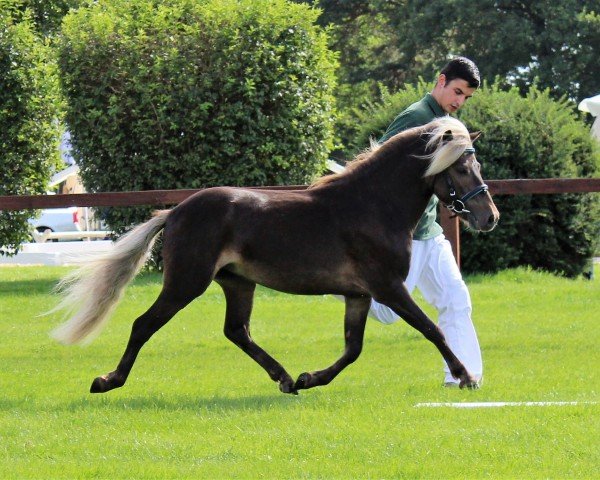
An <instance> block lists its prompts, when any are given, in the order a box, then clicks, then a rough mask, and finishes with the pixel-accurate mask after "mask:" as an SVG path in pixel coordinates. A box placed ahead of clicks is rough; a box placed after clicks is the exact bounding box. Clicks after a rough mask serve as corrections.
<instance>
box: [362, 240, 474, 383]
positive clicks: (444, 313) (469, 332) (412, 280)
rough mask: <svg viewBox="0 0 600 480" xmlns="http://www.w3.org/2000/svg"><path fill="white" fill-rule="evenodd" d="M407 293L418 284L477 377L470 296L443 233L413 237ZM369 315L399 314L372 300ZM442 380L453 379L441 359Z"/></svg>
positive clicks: (390, 318)
mask: <svg viewBox="0 0 600 480" xmlns="http://www.w3.org/2000/svg"><path fill="white" fill-rule="evenodd" d="M405 285H406V288H407V289H408V291H409V292H410V293H412V292H413V290H414V289H415V287H417V288H418V289H419V290H420V291H421V293H422V294H423V297H424V298H425V300H426V301H427V302H428V303H430V304H431V305H433V306H434V307H435V308H436V309H437V311H438V314H439V317H438V325H439V327H440V328H441V329H442V331H443V332H444V335H445V337H446V341H447V343H448V345H449V346H450V349H451V350H452V351H453V352H454V354H455V355H456V356H457V357H458V359H459V360H460V361H461V362H462V363H463V365H464V366H465V367H466V368H467V370H468V371H469V372H470V373H471V374H472V375H473V376H474V377H475V378H477V379H480V378H481V377H482V374H483V365H482V362H481V351H480V349H479V342H478V341H477V334H476V333H475V328H474V327H473V322H472V321H471V297H470V296H469V290H468V289H467V286H466V285H465V282H464V281H463V279H462V276H461V274H460V270H459V269H458V266H457V265H456V260H455V259H454V255H453V254H452V247H451V246H450V242H448V240H446V238H445V237H444V235H438V236H437V237H435V238H432V239H430V240H413V242H412V256H411V260H410V268H409V271H408V277H407V279H406V282H405ZM369 316H371V317H373V318H375V319H376V320H379V321H380V322H381V323H394V322H397V321H398V320H399V318H400V317H398V315H396V314H395V313H394V312H393V311H392V310H391V309H390V308H388V307H386V306H385V305H382V304H380V303H377V302H376V301H374V300H373V301H372V302H371V309H370V310H369ZM444 371H445V382H454V383H455V382H456V381H457V380H456V379H454V378H453V377H452V375H450V370H449V369H448V366H447V365H445V362H444Z"/></svg>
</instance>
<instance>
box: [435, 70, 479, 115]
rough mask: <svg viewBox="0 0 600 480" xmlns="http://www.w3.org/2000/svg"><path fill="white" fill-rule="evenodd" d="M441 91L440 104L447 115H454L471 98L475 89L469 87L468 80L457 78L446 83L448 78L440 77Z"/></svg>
mask: <svg viewBox="0 0 600 480" xmlns="http://www.w3.org/2000/svg"><path fill="white" fill-rule="evenodd" d="M439 82H440V86H441V88H440V90H439V92H440V93H439V99H438V103H439V104H440V106H441V107H442V109H443V110H444V112H446V113H454V112H456V111H457V110H458V109H459V108H460V107H462V106H463V104H464V103H465V102H466V101H467V100H468V99H469V98H471V96H472V95H473V92H475V90H476V89H475V88H472V87H469V84H468V83H467V81H466V80H463V79H461V78H455V79H454V80H451V81H450V82H448V83H446V78H445V77H444V76H443V75H441V76H440V80H439Z"/></svg>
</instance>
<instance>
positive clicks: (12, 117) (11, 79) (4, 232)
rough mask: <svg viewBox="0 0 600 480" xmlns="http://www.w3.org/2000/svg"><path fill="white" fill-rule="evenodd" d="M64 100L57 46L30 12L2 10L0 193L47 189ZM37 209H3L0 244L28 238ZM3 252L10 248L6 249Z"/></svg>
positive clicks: (56, 157)
mask: <svg viewBox="0 0 600 480" xmlns="http://www.w3.org/2000/svg"><path fill="white" fill-rule="evenodd" d="M60 116H61V103H60V93H59V83H58V76H57V69H56V63H55V62H54V61H53V54H52V50H51V49H50V48H49V46H48V45H47V44H46V43H44V42H43V41H42V40H40V39H39V38H38V37H37V36H36V34H35V33H34V28H33V23H32V21H31V17H30V16H29V15H28V13H27V12H26V13H25V14H24V15H23V16H22V17H21V19H20V21H19V22H15V21H14V19H13V16H12V15H11V14H10V12H9V11H7V10H4V11H2V12H0V145H1V146H2V154H1V155H0V195H33V194H41V193H45V190H46V186H47V184H48V180H49V178H50V175H51V173H52V172H53V170H54V168H55V167H56V166H57V165H58V164H59V153H58V143H59V138H60V127H59V120H60ZM32 215H33V212H32V211H23V210H22V211H0V246H4V247H8V248H14V249H18V248H19V245H20V244H21V243H22V242H23V241H25V240H27V239H28V238H29V226H28V223H27V219H28V218H29V217H31V216H32ZM1 253H7V252H6V251H3V252H1Z"/></svg>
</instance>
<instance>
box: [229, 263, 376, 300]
mask: <svg viewBox="0 0 600 480" xmlns="http://www.w3.org/2000/svg"><path fill="white" fill-rule="evenodd" d="M225 270H227V271H229V272H231V273H235V274H236V275H239V276H241V277H243V278H246V279H248V280H250V281H252V282H255V283H257V284H259V285H263V286H265V287H267V288H271V289H273V290H277V291H280V292H285V293H292V294H297V295H324V294H330V293H331V294H339V295H344V294H347V295H367V294H368V293H367V288H366V285H363V282H362V281H361V279H359V278H357V277H356V275H354V273H351V272H349V271H348V269H346V268H336V269H327V268H325V269H316V270H312V271H303V270H291V269H289V268H288V269H283V268H282V269H273V268H262V267H261V266H260V265H248V264H243V265H241V264H231V265H227V267H225Z"/></svg>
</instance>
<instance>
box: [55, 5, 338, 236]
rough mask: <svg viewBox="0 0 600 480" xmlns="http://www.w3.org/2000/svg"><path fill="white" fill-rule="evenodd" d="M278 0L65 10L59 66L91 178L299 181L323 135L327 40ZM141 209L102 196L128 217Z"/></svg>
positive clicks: (94, 181)
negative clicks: (116, 205) (125, 206)
mask: <svg viewBox="0 0 600 480" xmlns="http://www.w3.org/2000/svg"><path fill="white" fill-rule="evenodd" d="M317 15H318V11H316V10H314V9H311V8H309V7H307V6H306V5H296V4H293V3H288V2H287V1H284V0H276V1H267V0H241V1H235V0H218V1H217V0H210V1H206V2H198V1H195V0H170V1H166V2H158V1H155V0H140V1H136V2H123V1H120V0H101V1H99V2H95V3H94V4H91V5H90V6H89V7H88V8H80V9H79V10H77V11H74V12H71V13H70V14H69V15H67V17H65V21H64V23H63V39H62V41H61V44H60V66H61V70H62V77H63V81H64V90H65V92H66V95H67V97H68V103H69V105H68V114H67V123H68V125H69V129H70V131H71V133H72V143H73V148H74V157H75V158H76V160H77V162H78V164H79V166H80V168H81V176H82V179H83V182H84V184H85V186H86V188H87V190H88V191H91V192H101V191H104V192H106V191H126V190H148V189H170V188H201V187H208V186H213V185H246V186H250V185H276V184H299V183H304V182H307V181H309V180H310V179H311V177H312V176H313V175H314V174H315V173H318V172H320V171H321V170H322V169H323V168H324V165H325V161H326V159H327V154H328V151H329V150H330V148H331V143H332V123H333V97H332V95H331V91H332V88H333V87H334V74H333V71H334V67H335V61H334V57H333V54H332V53H331V52H330V51H329V50H328V49H327V46H326V35H325V33H324V32H323V31H322V30H320V29H319V28H318V27H316V26H315V25H314V22H315V19H316V17H317ZM147 214H148V209H146V208H130V209H111V210H110V211H108V212H107V214H106V220H107V223H108V224H109V226H110V227H111V228H113V229H115V230H123V229H125V228H126V227H127V226H128V225H130V224H131V223H133V222H137V221H140V220H142V219H144V218H146V217H147Z"/></svg>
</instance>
